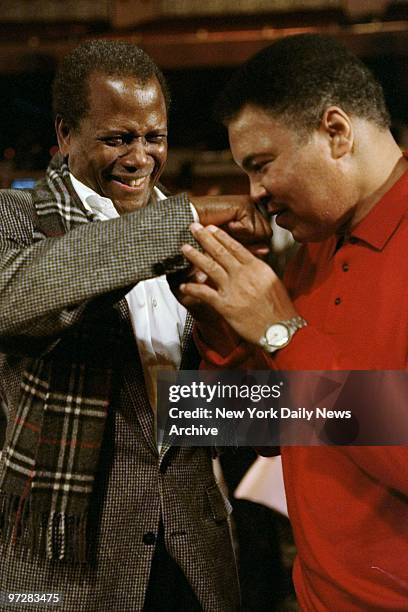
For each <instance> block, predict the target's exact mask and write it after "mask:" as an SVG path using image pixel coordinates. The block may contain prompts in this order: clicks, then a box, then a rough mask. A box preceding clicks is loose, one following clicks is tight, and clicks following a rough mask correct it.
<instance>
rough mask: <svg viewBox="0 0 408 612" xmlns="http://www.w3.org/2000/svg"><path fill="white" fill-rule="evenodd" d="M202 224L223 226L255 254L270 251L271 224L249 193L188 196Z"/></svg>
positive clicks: (260, 254) (263, 253)
mask: <svg viewBox="0 0 408 612" xmlns="http://www.w3.org/2000/svg"><path fill="white" fill-rule="evenodd" d="M190 199H191V203H192V204H193V205H194V206H195V208H196V210H197V213H198V216H199V219H200V223H201V224H202V225H210V224H212V225H217V226H222V227H223V228H224V229H225V230H226V231H227V232H228V233H229V234H231V235H232V236H233V237H234V238H236V239H237V240H239V241H240V242H242V243H243V244H245V245H248V246H249V248H250V249H251V251H252V252H255V253H256V255H259V256H262V255H266V254H267V253H268V252H269V250H270V241H271V237H272V229H271V226H270V223H269V221H268V220H267V219H265V217H264V216H263V215H262V213H261V212H260V211H259V210H258V209H257V208H256V206H255V204H254V202H253V201H252V200H251V199H250V197H249V196H238V195H237V196H203V197H194V198H190Z"/></svg>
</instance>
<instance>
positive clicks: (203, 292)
mask: <svg viewBox="0 0 408 612" xmlns="http://www.w3.org/2000/svg"><path fill="white" fill-rule="evenodd" d="M180 291H181V293H182V294H183V295H185V296H189V297H190V298H193V299H194V300H197V301H199V302H201V303H202V302H204V303H205V304H208V305H209V306H212V307H213V308H215V309H217V304H218V294H217V291H216V290H215V289H212V287H209V286H208V285H199V284H197V283H183V284H182V285H180Z"/></svg>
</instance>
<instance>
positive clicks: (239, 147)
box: [228, 104, 296, 163]
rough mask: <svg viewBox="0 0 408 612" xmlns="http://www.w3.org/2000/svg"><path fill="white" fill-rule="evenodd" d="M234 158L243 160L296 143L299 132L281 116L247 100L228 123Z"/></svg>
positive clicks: (239, 161)
mask: <svg viewBox="0 0 408 612" xmlns="http://www.w3.org/2000/svg"><path fill="white" fill-rule="evenodd" d="M228 136H229V141H230V147H231V151H232V154H233V156H234V159H235V160H236V161H237V162H238V163H242V161H243V159H245V158H246V157H248V156H256V155H262V154H266V153H270V152H272V151H275V150H277V149H280V148H282V147H285V146H288V145H289V144H292V143H293V140H294V139H295V138H296V134H295V132H294V131H293V130H291V129H290V128H289V127H287V126H286V125H285V124H284V123H283V121H282V120H279V119H276V118H274V117H273V116H272V114H270V113H268V112H267V111H266V110H264V109H263V108H261V107H259V106H255V105H252V104H247V105H246V106H244V107H243V108H242V109H241V110H240V111H239V113H238V115H236V117H234V119H233V120H232V121H230V123H229V124H228Z"/></svg>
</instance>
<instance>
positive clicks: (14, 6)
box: [0, 0, 408, 194]
mask: <svg viewBox="0 0 408 612" xmlns="http://www.w3.org/2000/svg"><path fill="white" fill-rule="evenodd" d="M407 26H408V1H407V0H206V1H205V2H202V1H200V0H0V108H1V115H0V187H9V186H10V185H12V184H13V185H14V186H22V187H24V186H30V185H31V183H32V181H33V180H34V179H35V178H37V177H39V176H41V174H42V171H43V170H44V169H45V168H46V166H47V163H48V161H49V158H50V156H51V155H52V154H53V152H55V150H56V140H55V136H54V129H53V121H52V116H51V99H50V84H51V81H52V78H53V75H54V71H55V68H56V66H57V64H58V62H59V60H60V59H61V57H63V56H64V55H65V54H66V53H67V52H68V51H69V50H70V49H71V48H73V47H74V46H76V45H77V44H78V43H79V42H81V41H83V40H85V39H87V38H94V37H105V38H115V39H123V40H129V41H133V42H135V43H136V44H138V45H140V46H141V47H142V48H144V49H145V50H146V51H147V52H148V53H149V54H150V55H151V56H152V57H153V58H154V59H155V60H156V62H157V63H158V64H159V65H160V67H161V68H162V69H163V71H164V73H165V75H166V77H167V79H168V81H169V84H170V88H171V91H172V95H173V105H172V109H171V115H170V139H169V144H170V155H169V162H168V165H167V170H166V174H165V175H164V176H163V182H164V183H165V184H166V185H167V186H168V187H169V188H170V189H172V190H181V189H182V190H187V191H190V192H193V193H195V194H203V193H219V192H221V193H227V192H235V193H237V192H241V191H243V190H246V179H245V177H244V176H243V175H242V174H241V173H240V171H239V170H238V169H237V168H235V167H234V164H233V163H232V161H231V157H230V154H229V152H228V142H227V138H226V134H225V132H224V130H223V128H221V127H220V126H218V125H217V124H216V123H215V122H214V121H213V120H212V116H211V110H212V105H213V102H214V99H215V97H216V95H217V92H218V91H219V89H220V88H221V87H222V85H223V83H224V82H225V81H226V79H228V77H229V76H230V74H231V73H232V71H233V70H234V67H236V66H237V65H238V64H239V63H241V62H242V61H244V60H245V59H246V58H247V57H249V56H250V55H252V54H253V53H255V52H256V51H258V50H259V49H261V48H262V47H263V46H265V45H267V44H269V43H270V42H271V41H272V40H273V39H275V38H277V37H280V36H283V35H289V34H292V33H298V32H304V31H321V32H326V33H329V34H332V35H333V36H335V37H338V38H339V39H341V40H342V41H343V42H345V43H346V44H347V45H348V46H349V47H350V48H351V50H353V51H354V52H355V53H357V54H358V55H359V56H360V57H361V58H362V59H363V60H364V61H365V62H366V63H367V64H368V65H369V66H370V67H371V68H372V70H373V71H374V72H375V74H376V75H377V77H378V79H379V80H380V82H381V83H382V84H383V86H384V89H385V93H386V98H387V101H388V105H389V107H390V110H391V114H392V119H393V129H394V133H395V135H396V136H397V139H398V142H399V143H400V144H401V147H407V148H408V105H407V104H406V97H405V96H406V91H407V80H408V76H407V70H406V67H407V56H408V44H407V43H408V27H407Z"/></svg>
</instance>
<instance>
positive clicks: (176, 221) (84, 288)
mask: <svg viewBox="0 0 408 612" xmlns="http://www.w3.org/2000/svg"><path fill="white" fill-rule="evenodd" d="M30 198H31V196H30V194H29V192H16V191H3V192H0V350H1V351H3V352H16V353H19V354H24V353H25V350H26V348H28V346H31V344H32V343H34V344H35V343H36V341H39V342H40V344H43V343H44V342H48V343H49V342H51V341H52V340H53V339H54V340H55V338H58V336H59V335H60V334H61V333H63V332H64V330H66V329H67V328H69V327H70V326H72V325H74V324H75V323H77V322H78V321H79V320H80V319H81V317H82V315H83V312H84V310H85V309H86V308H88V307H89V305H90V303H94V301H95V300H96V302H95V303H98V300H102V301H103V300H109V299H111V301H113V302H115V301H117V300H118V299H119V298H120V297H123V296H124V295H125V294H126V293H127V291H128V290H129V289H130V287H131V286H133V285H135V284H136V283H138V282H139V281H142V280H145V279H147V278H151V277H155V276H160V275H162V274H166V273H171V272H174V271H177V270H182V269H184V268H186V267H187V266H188V262H187V261H186V260H185V259H184V257H183V256H182V254H181V252H180V247H181V245H182V244H184V243H187V242H189V243H191V244H194V245H195V242H194V240H193V238H192V236H191V234H190V232H189V225H190V223H191V222H192V220H193V216H192V213H191V209H190V206H189V202H188V198H187V197H186V196H184V195H181V196H174V197H171V198H168V199H166V200H163V201H161V202H158V203H157V204H155V205H154V206H148V207H146V208H144V209H142V210H139V211H136V212H134V213H130V214H127V215H123V216H122V217H119V218H118V219H112V220H109V221H103V222H95V223H87V224H84V225H81V226H77V227H76V228H75V229H73V230H71V231H70V232H68V233H67V234H65V235H64V236H60V237H56V238H44V239H42V240H39V241H37V242H34V241H33V236H34V231H35V222H34V215H33V211H32V206H31V209H30Z"/></svg>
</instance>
